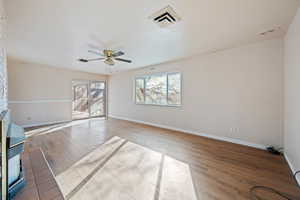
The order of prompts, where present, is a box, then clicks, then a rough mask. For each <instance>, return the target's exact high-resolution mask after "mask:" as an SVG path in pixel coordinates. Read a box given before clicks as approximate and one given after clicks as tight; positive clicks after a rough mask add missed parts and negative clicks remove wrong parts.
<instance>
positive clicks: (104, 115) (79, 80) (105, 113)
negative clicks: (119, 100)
mask: <svg viewBox="0 0 300 200" xmlns="http://www.w3.org/2000/svg"><path fill="white" fill-rule="evenodd" d="M76 81H78V82H82V83H83V84H84V82H85V83H86V84H87V85H88V89H87V92H88V112H89V117H84V118H80V119H73V99H74V90H73V82H76ZM92 82H102V83H104V86H105V88H104V95H103V98H104V114H103V115H99V116H91V110H90V109H91V108H90V89H91V83H92ZM71 90H72V92H71V93H72V103H71V120H72V121H76V120H84V119H92V118H99V117H103V118H105V119H107V117H108V116H107V113H108V112H107V108H108V104H107V99H108V98H107V92H108V88H107V80H85V79H72V81H71Z"/></svg>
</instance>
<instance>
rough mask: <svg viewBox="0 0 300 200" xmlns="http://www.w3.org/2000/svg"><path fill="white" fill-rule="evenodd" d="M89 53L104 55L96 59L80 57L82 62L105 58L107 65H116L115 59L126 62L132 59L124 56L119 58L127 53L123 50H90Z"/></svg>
mask: <svg viewBox="0 0 300 200" xmlns="http://www.w3.org/2000/svg"><path fill="white" fill-rule="evenodd" d="M88 52H89V53H92V54H95V55H98V56H102V57H101V58H94V59H83V58H80V59H78V61H80V62H85V63H87V62H90V61H98V60H104V63H105V64H107V65H110V66H112V65H114V64H115V61H121V62H126V63H131V62H132V61H131V60H127V59H123V58H119V57H120V56H123V55H124V54H125V53H124V52H122V51H113V50H108V49H105V50H103V52H101V51H94V50H89V51H88Z"/></svg>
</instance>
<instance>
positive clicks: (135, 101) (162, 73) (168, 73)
mask: <svg viewBox="0 0 300 200" xmlns="http://www.w3.org/2000/svg"><path fill="white" fill-rule="evenodd" d="M172 74H179V76H180V104H178V105H177V104H169V103H168V97H169V92H168V91H169V75H172ZM162 75H165V76H166V79H167V80H166V81H167V85H166V102H167V104H153V103H146V78H147V77H149V76H162ZM137 79H143V81H144V102H143V103H138V102H137V98H136V87H137V84H136V81H137ZM133 89H134V103H135V104H136V105H146V106H163V107H182V97H183V95H182V93H183V91H182V73H181V72H159V73H153V74H145V75H138V76H135V77H134V88H133Z"/></svg>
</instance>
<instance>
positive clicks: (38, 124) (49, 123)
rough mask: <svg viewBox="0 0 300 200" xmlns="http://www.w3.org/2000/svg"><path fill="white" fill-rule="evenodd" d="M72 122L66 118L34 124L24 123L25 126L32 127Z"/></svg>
mask: <svg viewBox="0 0 300 200" xmlns="http://www.w3.org/2000/svg"><path fill="white" fill-rule="evenodd" d="M68 122H71V121H70V120H64V121H53V122H41V123H33V124H27V125H22V127H23V128H30V127H35V126H46V125H52V124H59V123H68Z"/></svg>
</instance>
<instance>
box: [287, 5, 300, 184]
mask: <svg viewBox="0 0 300 200" xmlns="http://www.w3.org/2000/svg"><path fill="white" fill-rule="evenodd" d="M284 55H285V59H284V60H285V68H284V72H285V79H284V80H285V81H284V83H285V132H284V147H285V155H286V157H287V159H288V160H289V162H290V166H291V167H292V169H293V170H294V171H295V170H300V10H298V13H297V15H296V17H295V19H294V21H293V23H292V24H291V25H290V28H289V31H288V33H287V35H286V37H285V51H284ZM299 177H300V175H298V182H299V183H300V178H299Z"/></svg>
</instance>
